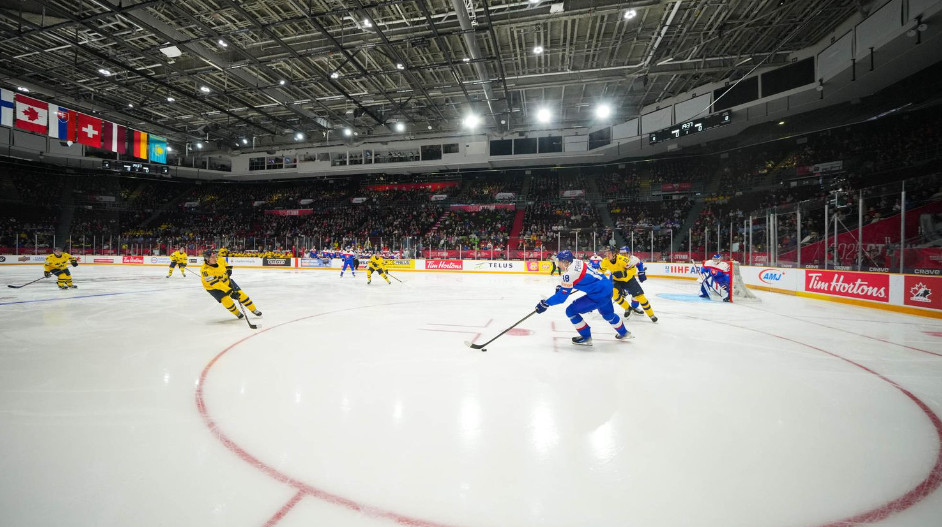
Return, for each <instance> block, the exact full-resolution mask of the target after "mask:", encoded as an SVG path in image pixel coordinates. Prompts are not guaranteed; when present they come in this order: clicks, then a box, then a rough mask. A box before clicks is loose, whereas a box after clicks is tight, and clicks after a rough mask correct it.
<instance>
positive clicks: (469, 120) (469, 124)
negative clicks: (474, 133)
mask: <svg viewBox="0 0 942 527" xmlns="http://www.w3.org/2000/svg"><path fill="white" fill-rule="evenodd" d="M462 124H464V126H465V128H476V127H477V125H479V124H481V118H480V117H478V116H477V115H475V114H473V113H469V114H468V115H467V116H465V118H464V121H462Z"/></svg>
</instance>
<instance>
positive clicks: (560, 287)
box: [556, 285, 563, 293]
mask: <svg viewBox="0 0 942 527" xmlns="http://www.w3.org/2000/svg"><path fill="white" fill-rule="evenodd" d="M562 288H563V286H561V285H558V286H556V292H557V293H558V292H559V290H560V289H562Z"/></svg>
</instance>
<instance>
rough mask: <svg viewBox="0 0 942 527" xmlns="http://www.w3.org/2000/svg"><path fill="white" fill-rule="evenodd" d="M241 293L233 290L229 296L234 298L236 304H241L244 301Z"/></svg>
mask: <svg viewBox="0 0 942 527" xmlns="http://www.w3.org/2000/svg"><path fill="white" fill-rule="evenodd" d="M240 292H241V291H240V290H238V289H232V290H230V291H229V296H230V297H232V299H233V300H235V301H236V302H239V301H240V300H241V299H242V298H241V296H240V295H239V293H240Z"/></svg>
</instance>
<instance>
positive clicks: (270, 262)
mask: <svg viewBox="0 0 942 527" xmlns="http://www.w3.org/2000/svg"><path fill="white" fill-rule="evenodd" d="M262 265H264V266H265V267H291V258H262Z"/></svg>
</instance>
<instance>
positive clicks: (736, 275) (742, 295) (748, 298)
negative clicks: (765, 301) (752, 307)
mask: <svg viewBox="0 0 942 527" xmlns="http://www.w3.org/2000/svg"><path fill="white" fill-rule="evenodd" d="M727 263H728V264H729V269H730V271H729V275H730V276H729V288H730V292H729V296H730V298H731V300H732V302H734V303H735V302H761V301H762V300H760V299H759V297H757V296H756V295H755V293H753V292H752V290H751V289H749V288H748V287H746V282H744V281H743V279H742V273H740V272H739V262H737V261H736V260H728V261H727Z"/></svg>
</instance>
